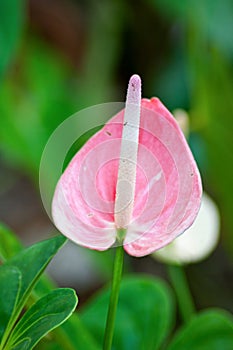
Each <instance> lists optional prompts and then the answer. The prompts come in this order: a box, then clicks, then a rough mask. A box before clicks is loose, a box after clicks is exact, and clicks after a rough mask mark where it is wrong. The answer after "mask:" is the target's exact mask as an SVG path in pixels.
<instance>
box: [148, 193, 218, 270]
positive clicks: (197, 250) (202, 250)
mask: <svg viewBox="0 0 233 350" xmlns="http://www.w3.org/2000/svg"><path fill="white" fill-rule="evenodd" d="M219 233H220V216H219V211H218V208H217V206H216V204H215V203H214V201H213V200H212V199H211V198H210V197H209V196H208V195H207V194H206V193H205V192H204V193H203V196H202V203H201V208H200V211H199V213H198V215H197V218H196V220H195V222H194V224H193V225H192V226H191V227H190V228H189V229H188V230H187V231H186V232H185V233H184V234H183V235H181V236H179V237H177V238H176V239H175V240H174V241H173V242H172V243H170V244H169V245H167V246H166V247H164V248H162V249H160V250H158V251H156V252H155V253H153V256H154V257H155V258H156V259H158V260H160V261H162V262H165V263H172V264H181V265H183V264H188V263H194V262H198V261H200V260H203V259H205V258H206V257H207V256H208V255H209V254H211V252H212V251H213V250H214V248H215V247H216V245H217V243H218V239H219Z"/></svg>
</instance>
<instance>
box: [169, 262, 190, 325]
mask: <svg viewBox="0 0 233 350" xmlns="http://www.w3.org/2000/svg"><path fill="white" fill-rule="evenodd" d="M167 270H168V275H169V278H170V280H171V283H172V285H173V288H174V290H175V293H176V297H177V302H178V306H179V311H180V315H181V317H182V320H183V321H184V323H186V322H188V321H189V320H190V318H191V317H192V315H193V314H194V313H195V306H194V302H193V298H192V295H191V292H190V289H189V286H188V281H187V278H186V275H185V271H184V269H183V268H182V266H175V265H167Z"/></svg>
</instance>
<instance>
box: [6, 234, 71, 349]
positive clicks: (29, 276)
mask: <svg viewBox="0 0 233 350" xmlns="http://www.w3.org/2000/svg"><path fill="white" fill-rule="evenodd" d="M65 241H66V238H65V237H64V236H62V235H59V236H56V237H54V238H51V239H48V240H46V241H42V242H39V243H36V244H34V245H33V246H31V247H29V248H27V249H25V250H23V251H22V252H20V253H19V254H18V255H16V256H15V257H13V258H12V259H10V260H8V261H7V263H6V264H5V266H6V267H16V268H18V270H19V271H20V273H21V277H22V279H21V288H20V291H19V295H18V300H17V305H16V307H15V310H14V312H13V314H12V315H11V319H10V321H9V323H8V327H7V330H6V331H5V333H4V336H3V339H2V344H3V345H4V344H5V342H6V339H7V337H8V335H9V333H10V332H11V329H12V327H13V325H14V323H15V322H16V320H17V318H18V316H19V314H20V312H21V311H22V309H23V307H24V305H25V303H26V301H27V299H28V297H29V295H30V292H31V291H32V289H33V287H34V285H35V284H36V282H37V281H38V279H39V277H40V276H41V274H42V272H43V271H44V270H45V268H46V266H47V265H48V263H49V262H50V260H51V259H52V258H53V256H54V255H55V254H56V252H57V251H58V249H59V248H60V247H61V246H62V245H63V244H64V242H65Z"/></svg>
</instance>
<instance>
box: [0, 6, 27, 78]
mask: <svg viewBox="0 0 233 350" xmlns="http://www.w3.org/2000/svg"><path fill="white" fill-rule="evenodd" d="M24 12H25V1H24V0H20V1H19V0H11V1H9V0H1V1H0V57H1V60H0V78H2V76H3V73H4V71H5V69H6V68H7V66H8V65H9V63H10V61H11V60H12V57H13V56H14V54H15V52H16V49H17V47H18V45H19V41H20V37H21V34H22V29H23V23H24Z"/></svg>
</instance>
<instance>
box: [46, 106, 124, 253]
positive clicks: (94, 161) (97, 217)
mask: <svg viewBox="0 0 233 350" xmlns="http://www.w3.org/2000/svg"><path fill="white" fill-rule="evenodd" d="M122 121H123V111H121V112H120V113H119V114H117V115H116V116H115V117H114V118H112V119H111V120H110V121H109V122H108V123H107V124H106V125H105V126H104V127H103V128H102V129H101V130H100V131H99V132H98V133H96V134H95V135H94V136H93V137H92V138H90V139H89V140H88V142H87V143H86V144H85V145H84V146H83V147H82V149H81V150H80V151H79V152H78V153H77V154H76V155H75V156H74V157H73V159H72V160H71V162H70V164H69V165H68V167H67V168H66V170H65V172H64V173H63V175H62V176H61V178H60V180H59V182H58V184H57V186H56V190H55V194H54V198H53V203H52V216H53V220H54V224H55V225H56V227H57V228H58V229H59V230H60V231H61V232H62V233H63V234H64V235H65V236H67V237H68V238H70V239H71V240H73V241H74V242H75V243H77V244H80V245H83V246H86V247H88V248H91V249H97V250H105V249H107V248H109V247H110V246H111V245H112V244H113V243H114V242H115V239H116V229H115V224H114V203H115V193H116V181H117V173H118V163H119V154H120V145H121V134H122V124H123V122H122Z"/></svg>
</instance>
